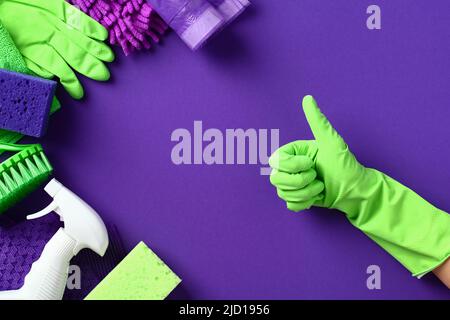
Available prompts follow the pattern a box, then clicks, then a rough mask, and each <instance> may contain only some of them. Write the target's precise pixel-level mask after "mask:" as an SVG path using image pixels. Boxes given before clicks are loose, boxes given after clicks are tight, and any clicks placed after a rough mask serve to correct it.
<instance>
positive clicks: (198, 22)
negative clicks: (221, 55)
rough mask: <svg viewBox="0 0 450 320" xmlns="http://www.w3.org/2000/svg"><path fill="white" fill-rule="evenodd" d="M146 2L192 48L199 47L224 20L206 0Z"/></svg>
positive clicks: (153, 0) (151, 0) (150, 0)
mask: <svg viewBox="0 0 450 320" xmlns="http://www.w3.org/2000/svg"><path fill="white" fill-rule="evenodd" d="M148 2H149V3H150V5H151V6H152V7H153V8H154V9H155V10H156V12H158V14H159V15H160V16H161V17H162V18H163V20H164V21H165V22H166V23H167V24H168V25H169V26H170V27H171V28H172V29H174V30H175V32H176V33H177V34H178V35H179V36H180V38H181V39H183V41H184V42H185V43H186V44H187V45H188V46H189V48H191V49H192V50H196V49H198V48H200V47H201V46H202V45H203V44H204V43H205V42H206V41H207V40H208V39H209V37H210V36H211V35H212V34H214V33H215V32H216V31H217V30H218V29H219V28H220V27H221V26H222V25H223V23H224V21H225V20H224V19H223V17H222V15H221V14H220V13H219V12H218V11H217V10H216V9H215V8H214V6H212V5H211V4H210V3H209V2H208V1H207V0H148Z"/></svg>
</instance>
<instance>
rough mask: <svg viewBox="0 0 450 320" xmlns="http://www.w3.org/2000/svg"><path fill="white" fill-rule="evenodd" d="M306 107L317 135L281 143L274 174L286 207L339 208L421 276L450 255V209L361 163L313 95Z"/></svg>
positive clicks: (308, 98)
mask: <svg viewBox="0 0 450 320" xmlns="http://www.w3.org/2000/svg"><path fill="white" fill-rule="evenodd" d="M303 110H304V112H305V115H306V118H307V120H308V123H309V125H310V127H311V130H312V132H313V134H314V137H315V140H310V141H295V142H292V143H289V144H287V145H285V146H282V147H281V148H280V149H278V150H277V151H276V152H275V153H274V154H273V155H272V156H271V158H270V160H269V163H270V165H271V167H272V168H273V171H272V174H271V177H270V180H271V182H272V184H273V185H274V186H275V187H276V188H277V192H278V195H279V196H280V198H282V199H283V200H285V201H286V202H287V207H288V209H290V210H292V211H301V210H304V209H307V208H309V207H311V206H319V207H326V208H333V209H338V210H340V211H342V212H344V213H345V214H346V216H347V218H348V219H349V220H350V222H351V223H352V224H353V225H354V226H355V227H357V228H359V229H360V230H362V231H363V232H364V233H365V234H367V235H368V236H369V237H370V238H371V239H373V240H374V241H375V242H377V243H378V244H379V245H380V246H381V247H383V248H384V249H385V250H386V251H388V252H389V253H390V254H391V255H393V256H394V257H395V258H396V259H397V260H398V261H400V262H401V263H402V264H403V265H404V266H405V267H406V268H407V269H409V270H410V271H411V272H412V273H413V275H415V276H421V275H423V274H425V273H427V272H429V271H431V270H432V269H434V268H435V267H437V266H438V265H440V264H441V263H443V262H444V261H445V260H446V259H447V258H448V257H450V215H449V214H447V213H446V212H443V211H441V210H439V209H437V208H436V207H434V206H433V205H431V204H430V203H428V202H427V201H426V200H424V199H423V198H421V197H420V196H419V195H417V194H416V193H415V192H414V191H412V190H410V189H409V188H407V187H405V186H403V185H402V184H400V183H398V182H397V181H395V180H393V179H392V178H390V177H388V176H387V175H385V174H384V173H382V172H379V171H377V170H375V169H370V168H366V167H364V166H362V165H361V164H360V163H359V162H358V161H357V160H356V158H355V156H354V155H353V154H352V153H351V152H350V150H349V148H348V146H347V144H346V143H345V142H344V140H343V139H342V137H341V136H340V135H339V134H338V133H337V132H336V130H334V128H333V127H332V125H331V124H330V122H329V121H328V120H327V118H326V117H325V116H324V115H323V114H322V113H321V111H320V110H319V108H318V107H317V104H316V102H315V100H314V98H313V97H311V96H306V97H305V98H304V100H303Z"/></svg>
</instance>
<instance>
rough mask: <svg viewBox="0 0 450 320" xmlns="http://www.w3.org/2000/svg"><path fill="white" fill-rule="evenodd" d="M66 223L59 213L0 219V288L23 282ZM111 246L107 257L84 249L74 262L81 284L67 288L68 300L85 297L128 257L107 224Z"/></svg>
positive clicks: (114, 229) (15, 285)
mask: <svg viewBox="0 0 450 320" xmlns="http://www.w3.org/2000/svg"><path fill="white" fill-rule="evenodd" d="M61 226H62V223H61V222H60V221H59V218H58V216H57V215H55V214H50V215H47V216H44V217H42V218H39V219H36V220H29V221H27V220H23V221H19V222H14V221H12V220H10V219H8V218H7V217H6V216H2V217H1V219H0V291H5V290H15V289H19V288H20V287H22V286H23V283H24V279H25V276H26V275H27V274H28V273H29V272H30V269H31V265H32V264H33V262H35V261H36V260H37V259H38V258H39V257H40V255H41V253H42V250H43V249H44V246H45V245H46V243H47V242H48V241H49V240H50V238H51V237H52V236H53V235H54V234H55V233H56V231H57V230H58V229H59V228H60V227H61ZM107 229H108V236H109V247H108V250H107V251H106V254H105V256H104V257H100V256H98V255H97V254H95V253H94V252H92V251H91V250H82V251H80V253H79V254H78V255H77V256H75V257H74V258H73V259H72V261H71V265H72V266H77V267H78V268H79V270H80V272H79V274H80V277H79V278H80V283H79V286H71V287H70V288H67V289H66V291H65V294H64V299H65V300H82V299H83V298H84V297H85V296H86V295H87V294H88V293H89V292H91V291H92V289H94V288H95V286H96V285H97V284H98V283H100V281H101V280H102V279H103V278H104V277H105V276H106V275H107V274H108V273H109V272H110V271H111V270H112V269H113V268H114V267H115V266H116V265H117V264H118V263H119V262H120V261H121V260H122V259H123V258H124V257H125V255H126V251H125V249H124V247H123V245H122V240H121V238H120V235H119V233H118V231H117V228H116V227H115V226H114V225H110V224H107Z"/></svg>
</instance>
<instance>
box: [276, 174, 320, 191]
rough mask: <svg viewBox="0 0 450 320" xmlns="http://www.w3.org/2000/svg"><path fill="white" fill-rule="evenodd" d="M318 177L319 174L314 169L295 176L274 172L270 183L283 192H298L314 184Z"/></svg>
mask: <svg viewBox="0 0 450 320" xmlns="http://www.w3.org/2000/svg"><path fill="white" fill-rule="evenodd" d="M316 176H317V173H316V171H315V170H314V169H309V170H307V171H304V172H300V173H294V174H289V173H285V172H281V171H278V170H273V171H272V174H271V175H270V182H271V183H272V185H274V186H275V187H277V188H279V189H282V190H298V189H301V188H304V187H305V186H307V185H308V184H310V183H311V182H313V181H314V179H315V178H316Z"/></svg>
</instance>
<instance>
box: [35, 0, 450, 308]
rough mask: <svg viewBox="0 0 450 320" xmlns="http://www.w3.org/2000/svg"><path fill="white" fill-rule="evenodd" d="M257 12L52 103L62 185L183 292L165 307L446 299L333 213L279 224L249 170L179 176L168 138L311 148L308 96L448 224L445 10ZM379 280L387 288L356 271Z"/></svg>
mask: <svg viewBox="0 0 450 320" xmlns="http://www.w3.org/2000/svg"><path fill="white" fill-rule="evenodd" d="M373 2H374V1H361V0H339V1H336V0H284V1H273V0H254V3H253V6H252V7H251V8H250V9H249V10H248V11H247V12H246V13H244V15H243V16H242V17H241V18H240V19H239V20H238V21H236V22H235V23H234V24H233V25H232V26H230V27H228V28H227V30H225V31H224V32H223V33H222V34H220V35H219V36H217V37H216V38H215V39H213V41H212V42H211V43H209V44H208V45H207V46H206V47H205V48H203V49H201V50H200V51H199V52H191V51H190V50H189V49H188V48H187V47H186V46H185V45H184V44H183V43H182V41H181V40H180V39H178V38H177V36H176V34H175V33H173V32H172V33H170V34H169V35H168V36H167V37H166V38H165V40H164V41H163V44H162V45H160V46H158V47H157V48H156V49H155V50H153V51H152V52H146V53H143V54H139V55H133V56H132V57H130V58H125V57H124V56H123V55H122V54H121V53H120V50H116V52H117V59H116V61H115V62H114V63H113V64H111V66H110V69H111V73H112V79H111V81H110V82H107V83H96V82H93V81H91V80H87V79H83V83H84V84H85V89H86V93H87V94H86V98H85V99H84V100H83V101H80V102H78V101H74V100H71V99H70V98H68V97H67V95H66V94H65V93H63V92H62V90H59V93H60V94H59V96H60V97H62V101H63V110H62V111H61V112H59V113H58V114H57V115H55V116H54V118H53V119H52V121H51V124H50V127H49V131H48V134H47V136H46V137H45V138H44V139H43V144H44V146H45V148H46V150H47V151H46V152H47V154H48V156H49V158H50V160H51V162H52V163H53V164H54V166H55V169H56V176H57V178H59V179H60V180H61V181H62V182H64V183H65V184H66V185H68V186H69V187H71V188H73V190H75V191H76V192H77V193H79V194H80V195H81V196H82V197H84V198H85V199H86V200H87V201H88V202H89V203H91V204H92V205H93V206H94V207H95V208H96V209H98V211H99V212H100V213H101V215H102V216H103V217H105V218H106V219H108V220H109V221H110V222H112V223H114V224H116V225H117V226H118V227H119V230H120V232H121V235H122V237H123V239H124V242H125V245H126V247H127V248H128V249H131V248H132V247H133V246H134V245H136V244H137V243H138V241H140V240H144V241H145V242H146V243H147V244H148V245H149V246H150V247H151V248H152V249H154V250H155V252H157V253H158V254H159V255H160V257H161V258H162V259H163V260H165V261H166V262H167V263H168V264H169V265H170V266H171V267H172V268H173V270H174V271H175V272H176V273H177V274H178V275H179V276H180V277H181V278H182V279H183V283H182V285H181V286H180V287H179V288H178V289H177V290H176V292H174V295H173V296H172V297H173V298H192V299H235V298H237V299H316V298H324V299H330V298H338V299H347V298H364V299H366V298H367V299H379V298H387V299H392V298H401V299H411V298H427V299H428V298H445V299H448V298H450V294H449V291H448V290H447V289H445V288H444V286H443V285H441V284H440V283H439V282H438V281H437V280H436V279H434V277H433V276H428V277H426V278H425V279H422V280H416V279H414V278H413V277H412V276H411V275H410V273H409V272H408V271H407V270H406V269H404V268H403V267H402V266H401V265H400V264H399V263H397V262H396V261H395V260H394V259H393V258H392V257H390V256H389V255H388V254H387V253H385V252H384V251H383V250H382V249H380V248H379V247H378V246H377V245H376V244H375V243H373V242H372V241H371V240H369V239H368V238H367V237H366V236H365V235H363V234H362V233H361V232H359V231H358V230H356V229H355V228H353V227H352V226H351V225H350V224H349V223H348V222H347V221H346V219H345V217H344V216H343V214H341V213H339V212H335V211H329V210H321V209H312V210H310V211H307V212H304V213H300V214H293V213H290V212H288V211H287V210H286V209H285V207H284V204H283V202H282V201H281V200H279V199H278V198H277V196H276V192H275V189H274V188H273V187H272V186H271V185H270V183H269V180H268V177H266V176H260V175H259V166H252V165H240V166H238V165H234V166H207V165H202V166H195V165H191V166H186V165H185V166H175V165H174V164H172V162H171V159H170V154H171V149H172V147H173V145H174V143H172V142H171V141H170V135H171V133H172V131H173V130H175V129H176V128H188V129H189V130H191V131H192V130H193V121H194V120H202V121H203V126H204V128H219V129H222V130H225V129H226V128H280V136H281V143H282V144H284V143H287V142H289V141H291V140H294V139H309V138H311V137H312V136H311V133H310V131H309V128H308V126H307V124H306V121H305V119H304V116H303V114H302V112H301V110H300V108H299V103H300V100H301V97H302V96H303V95H305V94H313V95H315V96H316V98H317V100H318V102H319V104H320V105H321V107H322V110H323V111H324V112H325V113H326V114H327V115H328V117H329V118H330V119H331V121H332V122H333V124H334V125H335V127H336V128H338V130H339V131H340V132H341V134H342V135H343V136H344V137H345V139H346V140H347V142H348V144H349V145H350V146H351V148H352V150H353V151H354V152H355V153H356V155H357V157H358V159H359V160H360V161H361V162H362V163H364V164H366V165H367V166H372V167H376V168H378V169H380V170H382V171H384V172H386V173H387V174H389V175H391V176H392V177H394V178H396V179H398V180H399V181H401V182H403V183H405V184H407V185H408V186H410V187H411V188H413V189H414V190H416V191H417V192H419V193H420V194H421V195H423V196H424V197H425V198H426V199H428V200H430V201H431V202H432V203H434V204H436V205H437V206H439V207H440V208H443V209H447V210H450V197H449V186H450V184H449V181H450V170H449V169H448V160H449V155H450V152H449V137H450V126H449V125H448V123H449V122H448V119H449V117H450V93H449V85H450V77H449V73H450V71H449V70H450V59H449V55H450V28H449V25H450V19H449V15H448V13H449V10H450V2H449V1H448V0H442V1H437V0H436V1H432V2H430V1H427V0H415V1H413V2H412V1H408V0H394V1H392V0H391V1H387V0H386V1H381V0H377V1H375V2H376V4H378V5H380V6H381V9H382V30H381V31H369V30H368V29H367V28H366V25H365V23H366V18H367V15H366V8H367V7H368V5H370V4H373ZM370 264H377V265H379V266H381V268H382V290H379V291H369V290H368V289H367V288H366V278H367V275H366V268H367V266H368V265H370Z"/></svg>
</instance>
